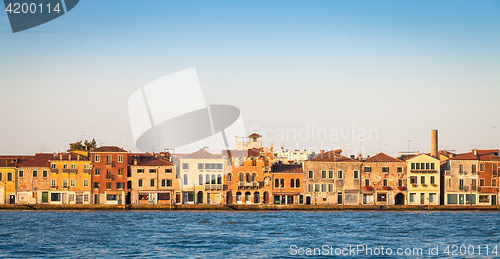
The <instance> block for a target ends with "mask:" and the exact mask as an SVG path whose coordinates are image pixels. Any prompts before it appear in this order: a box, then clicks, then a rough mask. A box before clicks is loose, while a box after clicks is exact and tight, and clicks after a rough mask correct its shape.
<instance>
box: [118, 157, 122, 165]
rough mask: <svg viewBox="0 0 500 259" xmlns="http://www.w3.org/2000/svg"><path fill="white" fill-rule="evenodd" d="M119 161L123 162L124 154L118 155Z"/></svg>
mask: <svg viewBox="0 0 500 259" xmlns="http://www.w3.org/2000/svg"><path fill="white" fill-rule="evenodd" d="M118 163H123V155H118Z"/></svg>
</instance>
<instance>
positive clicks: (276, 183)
mask: <svg viewBox="0 0 500 259" xmlns="http://www.w3.org/2000/svg"><path fill="white" fill-rule="evenodd" d="M274 187H276V188H278V187H280V180H278V179H276V180H274Z"/></svg>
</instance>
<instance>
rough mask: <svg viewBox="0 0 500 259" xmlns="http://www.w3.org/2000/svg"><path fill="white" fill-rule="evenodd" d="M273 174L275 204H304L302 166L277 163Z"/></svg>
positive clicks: (272, 169)
mask: <svg viewBox="0 0 500 259" xmlns="http://www.w3.org/2000/svg"><path fill="white" fill-rule="evenodd" d="M271 173H272V176H271V182H272V186H273V188H272V194H273V197H274V198H273V203H274V204H304V195H303V194H302V193H303V190H304V184H303V183H304V171H303V170H302V164H282V163H275V164H273V166H272V168H271Z"/></svg>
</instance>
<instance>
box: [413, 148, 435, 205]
mask: <svg viewBox="0 0 500 259" xmlns="http://www.w3.org/2000/svg"><path fill="white" fill-rule="evenodd" d="M406 163H407V174H406V175H407V183H408V184H407V187H408V188H407V189H408V191H407V195H408V205H439V204H440V193H441V191H440V184H441V183H440V182H441V178H440V161H439V159H437V158H435V157H432V156H429V155H427V154H420V155H417V156H414V157H412V158H409V159H407V160H406Z"/></svg>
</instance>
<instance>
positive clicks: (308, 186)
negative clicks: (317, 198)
mask: <svg viewBox="0 0 500 259" xmlns="http://www.w3.org/2000/svg"><path fill="white" fill-rule="evenodd" d="M307 191H308V192H312V191H313V190H312V184H308V185H307Z"/></svg>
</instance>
